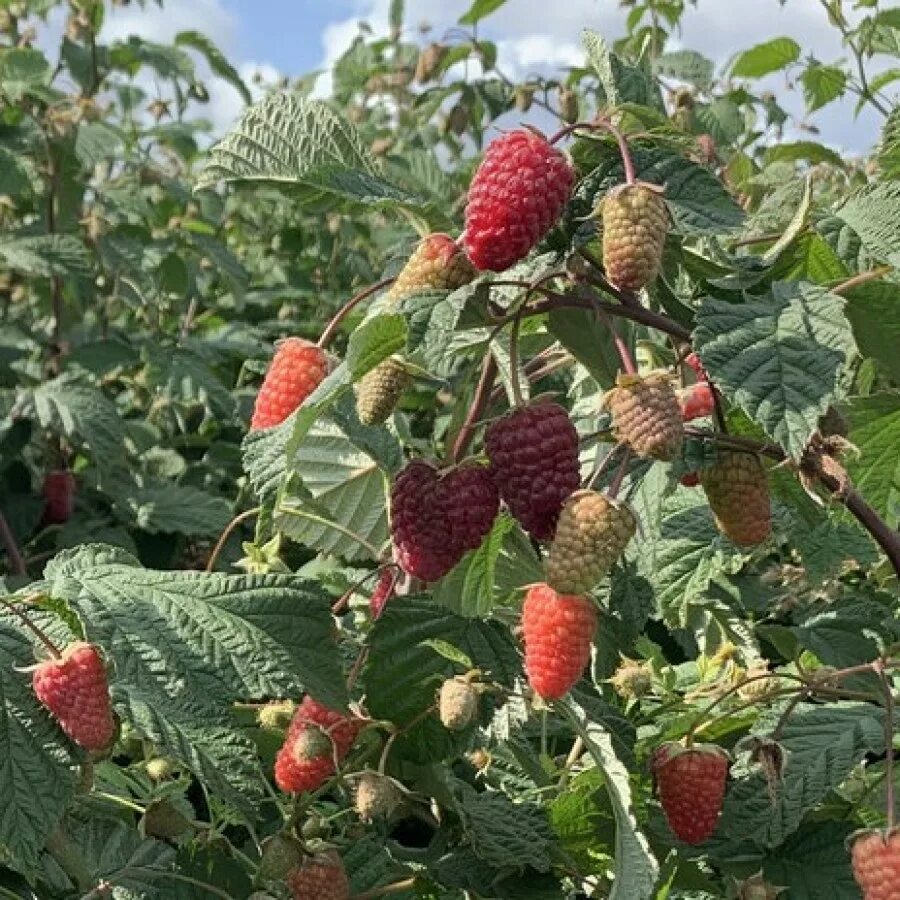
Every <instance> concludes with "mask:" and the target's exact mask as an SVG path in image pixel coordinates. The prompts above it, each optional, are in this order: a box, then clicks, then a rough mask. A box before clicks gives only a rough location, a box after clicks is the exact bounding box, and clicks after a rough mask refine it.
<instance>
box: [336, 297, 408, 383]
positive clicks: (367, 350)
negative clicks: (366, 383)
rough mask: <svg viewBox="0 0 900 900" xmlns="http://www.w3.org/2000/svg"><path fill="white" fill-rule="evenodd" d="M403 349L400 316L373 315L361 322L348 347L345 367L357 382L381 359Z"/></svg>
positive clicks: (401, 318) (403, 338)
mask: <svg viewBox="0 0 900 900" xmlns="http://www.w3.org/2000/svg"><path fill="white" fill-rule="evenodd" d="M405 346H406V320H405V319H404V318H403V316H401V315H399V314H392V313H389V314H386V315H380V316H375V317H374V318H371V319H369V320H368V321H366V322H363V324H362V325H360V326H359V327H358V328H357V329H356V330H355V331H354V332H353V334H351V335H350V340H349V342H348V344H347V358H346V362H347V367H348V368H349V369H350V377H351V378H352V379H353V380H354V381H358V380H359V379H360V378H362V376H363V375H365V374H366V372H368V371H369V370H370V369H374V368H375V366H377V365H378V363H380V362H381V361H382V360H385V359H387V358H388V357H389V356H391V355H392V354H394V353H397V352H398V351H400V350H402V349H403V348H404V347H405Z"/></svg>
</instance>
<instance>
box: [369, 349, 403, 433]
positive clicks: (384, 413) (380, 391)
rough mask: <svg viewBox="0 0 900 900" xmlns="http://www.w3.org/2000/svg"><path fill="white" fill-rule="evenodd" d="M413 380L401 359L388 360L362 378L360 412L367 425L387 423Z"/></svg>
mask: <svg viewBox="0 0 900 900" xmlns="http://www.w3.org/2000/svg"><path fill="white" fill-rule="evenodd" d="M411 381H412V378H411V376H410V374H409V372H408V371H407V369H406V367H405V366H404V365H403V363H401V362H400V361H399V360H396V359H386V360H384V362H380V363H379V364H378V365H377V366H375V368H374V369H370V370H369V371H368V372H366V374H365V375H363V377H362V378H361V379H360V382H359V387H358V388H357V393H356V412H357V414H358V415H359V420H360V422H362V423H363V424H364V425H380V424H381V423H382V422H386V421H387V420H388V418H389V417H390V415H391V413H392V412H393V411H394V408H395V407H396V406H397V403H398V402H399V400H400V398H401V397H402V396H403V392H404V391H405V390H406V389H407V387H409V385H410V382H411Z"/></svg>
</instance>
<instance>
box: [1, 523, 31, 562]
mask: <svg viewBox="0 0 900 900" xmlns="http://www.w3.org/2000/svg"><path fill="white" fill-rule="evenodd" d="M0 540H2V541H3V547H4V548H5V550H6V555H7V556H8V557H9V569H10V571H11V572H12V574H13V575H27V574H28V567H27V566H26V565H25V560H24V559H23V558H22V551H21V550H19V545H18V544H17V543H16V536H15V535H14V534H13V533H12V529H11V528H10V527H9V522H7V521H6V516H4V515H3V513H2V512H0Z"/></svg>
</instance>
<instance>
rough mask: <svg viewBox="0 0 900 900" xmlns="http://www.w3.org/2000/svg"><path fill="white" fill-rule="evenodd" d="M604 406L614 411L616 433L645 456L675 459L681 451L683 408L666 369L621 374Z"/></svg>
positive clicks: (605, 398)
mask: <svg viewBox="0 0 900 900" xmlns="http://www.w3.org/2000/svg"><path fill="white" fill-rule="evenodd" d="M603 405H604V406H606V407H608V408H609V411H610V413H611V414H612V422H613V428H614V429H615V432H616V436H617V437H618V439H619V440H620V441H622V442H623V443H626V444H628V446H629V447H631V449H632V450H633V451H634V452H635V453H636V454H637V455H638V456H642V457H644V458H650V459H661V460H665V461H668V460H672V459H674V458H675V457H676V456H677V455H678V454H679V453H680V452H681V444H682V441H683V440H684V423H683V421H682V419H681V407H680V406H679V405H678V397H677V396H676V395H675V390H674V388H673V387H672V382H671V381H670V380H669V376H668V375H667V374H666V373H665V372H652V373H650V374H649V375H646V376H644V377H641V376H640V375H619V377H618V378H617V379H616V386H615V387H614V388H613V389H612V390H610V391H607V393H606V395H605V396H604V397H603Z"/></svg>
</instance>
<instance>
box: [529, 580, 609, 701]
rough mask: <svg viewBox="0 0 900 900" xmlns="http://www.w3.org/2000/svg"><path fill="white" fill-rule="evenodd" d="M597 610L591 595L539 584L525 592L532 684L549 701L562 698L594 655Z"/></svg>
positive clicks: (530, 682) (530, 678)
mask: <svg viewBox="0 0 900 900" xmlns="http://www.w3.org/2000/svg"><path fill="white" fill-rule="evenodd" d="M596 629H597V610H596V608H595V607H594V604H593V603H592V602H591V601H590V600H589V599H588V598H587V597H579V596H573V595H566V594H558V593H557V592H556V591H554V590H553V588H551V587H550V586H549V585H546V584H537V585H535V586H534V587H532V588H530V589H529V591H528V593H527V594H526V595H525V604H524V606H523V607H522V633H523V639H524V641H525V672H526V674H527V675H528V684H529V685H531V688H532V689H533V690H534V691H535V693H537V694H539V695H540V696H541V697H543V698H544V699H545V700H558V699H559V698H560V697H562V696H563V695H564V694H566V693H567V692H568V691H569V689H570V688H571V687H572V685H574V684H575V683H576V682H577V681H578V679H579V678H580V677H581V673H582V672H583V671H584V667H585V666H586V665H587V664H588V660H590V658H591V644H592V643H593V640H594V631H596Z"/></svg>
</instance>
